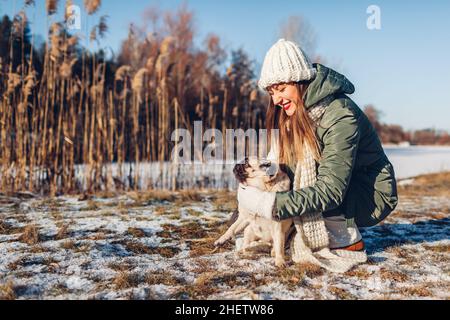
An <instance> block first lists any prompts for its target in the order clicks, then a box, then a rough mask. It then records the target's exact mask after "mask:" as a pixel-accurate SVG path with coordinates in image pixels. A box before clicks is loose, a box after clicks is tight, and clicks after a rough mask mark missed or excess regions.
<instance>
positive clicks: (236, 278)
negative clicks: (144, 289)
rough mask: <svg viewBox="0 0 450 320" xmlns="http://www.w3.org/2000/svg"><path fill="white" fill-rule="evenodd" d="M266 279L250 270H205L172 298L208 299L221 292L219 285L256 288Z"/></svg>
mask: <svg viewBox="0 0 450 320" xmlns="http://www.w3.org/2000/svg"><path fill="white" fill-rule="evenodd" d="M266 281H267V278H266V277H262V278H261V279H257V278H256V277H255V275H254V274H253V273H250V272H241V271H238V272H235V273H231V272H225V273H224V272H218V271H211V272H203V273H202V274H201V275H200V276H199V277H198V278H197V279H196V280H195V282H194V283H193V284H188V285H185V286H183V287H182V288H181V289H180V290H179V291H177V292H176V293H175V294H174V295H173V296H172V297H171V298H174V299H206V298H208V297H209V296H210V295H212V294H214V293H217V292H219V290H220V289H219V288H218V286H219V285H220V286H227V287H230V288H236V287H245V288H246V289H254V288H257V287H259V286H262V285H264V284H266Z"/></svg>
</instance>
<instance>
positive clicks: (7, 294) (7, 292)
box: [0, 281, 17, 300]
mask: <svg viewBox="0 0 450 320" xmlns="http://www.w3.org/2000/svg"><path fill="white" fill-rule="evenodd" d="M16 298H17V297H16V292H15V287H14V283H13V282H12V281H8V282H7V283H5V284H0V300H15V299H16Z"/></svg>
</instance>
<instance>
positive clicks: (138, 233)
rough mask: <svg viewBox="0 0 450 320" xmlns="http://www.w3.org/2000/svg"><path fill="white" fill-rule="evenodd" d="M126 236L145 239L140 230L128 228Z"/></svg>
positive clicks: (143, 233) (142, 231)
mask: <svg viewBox="0 0 450 320" xmlns="http://www.w3.org/2000/svg"><path fill="white" fill-rule="evenodd" d="M127 234H128V235H130V236H133V237H135V238H143V237H145V232H144V230H142V229H139V228H133V227H129V228H128V230H127Z"/></svg>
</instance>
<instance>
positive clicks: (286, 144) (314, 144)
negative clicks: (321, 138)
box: [266, 83, 320, 165]
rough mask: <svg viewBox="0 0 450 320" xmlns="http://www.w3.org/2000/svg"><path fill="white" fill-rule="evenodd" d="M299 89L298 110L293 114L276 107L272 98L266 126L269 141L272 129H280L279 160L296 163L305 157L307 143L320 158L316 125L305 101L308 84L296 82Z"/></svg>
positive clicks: (315, 157)
mask: <svg viewBox="0 0 450 320" xmlns="http://www.w3.org/2000/svg"><path fill="white" fill-rule="evenodd" d="M295 86H296V87H297V90H298V97H299V99H298V101H296V104H297V110H296V111H295V113H294V114H293V115H292V116H288V115H286V113H285V112H284V111H283V110H282V109H281V108H280V107H276V106H275V105H274V103H273V100H272V99H270V102H269V107H268V109H267V113H266V127H267V132H268V133H269V141H272V130H273V129H279V130H280V131H279V132H280V135H279V143H278V145H279V150H278V152H279V154H278V156H279V162H280V163H283V164H287V165H294V164H295V163H296V162H297V161H302V159H303V146H304V145H305V144H306V145H308V146H309V148H310V150H311V151H312V152H313V156H314V159H315V160H316V161H319V159H320V147H319V143H318V140H317V137H316V126H315V124H314V122H313V121H312V120H311V119H310V117H309V116H308V111H307V110H306V108H305V105H304V102H303V96H304V94H305V92H306V89H307V84H301V83H295Z"/></svg>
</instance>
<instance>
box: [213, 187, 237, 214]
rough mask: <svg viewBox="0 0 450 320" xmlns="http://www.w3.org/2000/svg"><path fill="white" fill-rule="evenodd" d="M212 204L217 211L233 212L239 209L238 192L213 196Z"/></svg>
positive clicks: (222, 192) (219, 193)
mask: <svg viewBox="0 0 450 320" xmlns="http://www.w3.org/2000/svg"><path fill="white" fill-rule="evenodd" d="M211 203H212V205H213V206H214V210H215V211H219V212H231V211H234V210H235V209H236V208H237V197H236V192H231V191H219V192H217V193H214V194H212V196H211Z"/></svg>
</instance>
